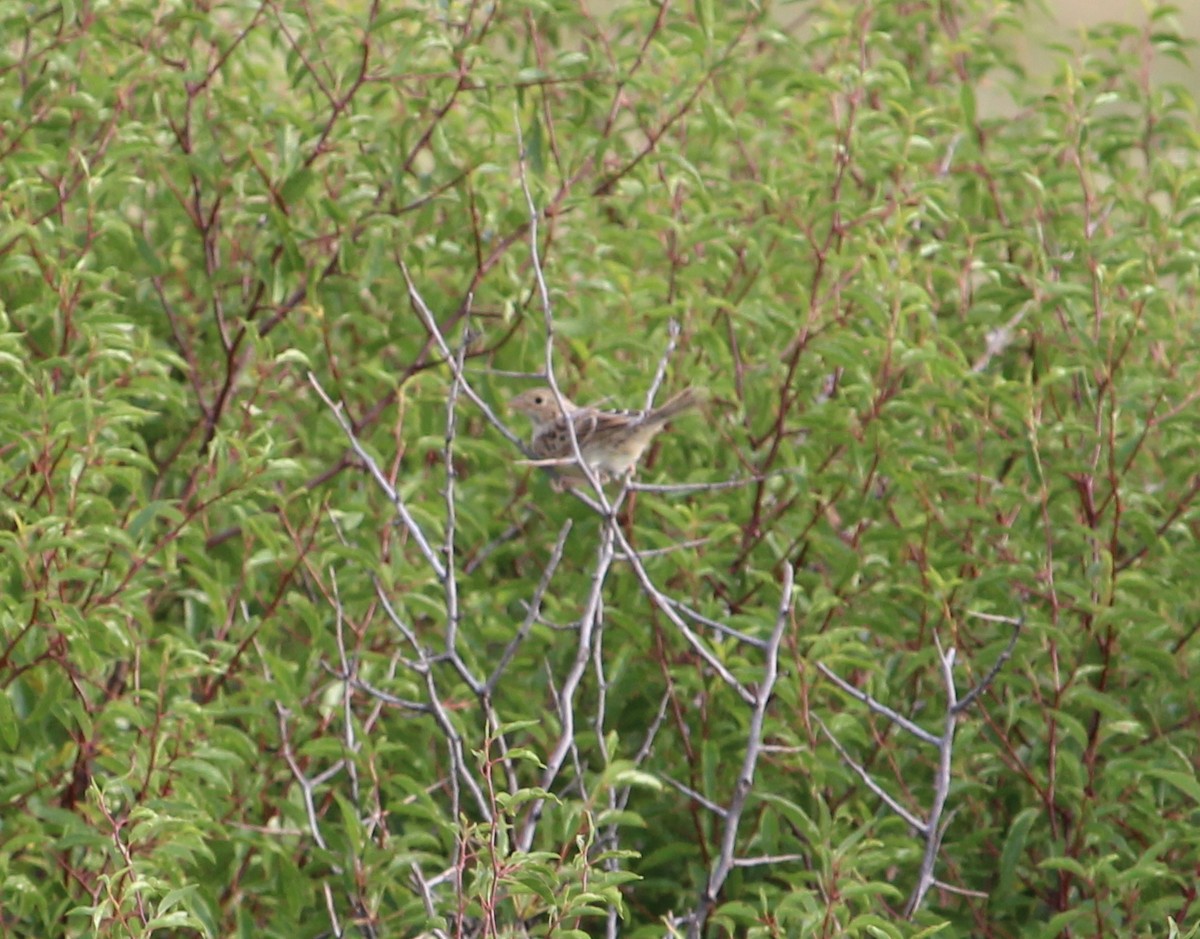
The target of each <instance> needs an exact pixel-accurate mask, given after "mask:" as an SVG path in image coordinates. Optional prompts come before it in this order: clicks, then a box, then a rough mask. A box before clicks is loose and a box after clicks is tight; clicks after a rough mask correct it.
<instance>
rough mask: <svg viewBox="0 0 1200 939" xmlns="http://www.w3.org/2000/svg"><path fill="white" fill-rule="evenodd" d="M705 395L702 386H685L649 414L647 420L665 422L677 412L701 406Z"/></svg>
mask: <svg viewBox="0 0 1200 939" xmlns="http://www.w3.org/2000/svg"><path fill="white" fill-rule="evenodd" d="M704 397H705V395H704V390H703V389H702V388H684V389H683V391H681V392H679V393H678V394H676V395H672V396H671V397H670V398H668V399H667V400H666V401H664V402H663V403H662V404H660V405H659V406H658V407H656V408H655V409H654V410H653V411H651V412H650V413H649V414H647V415H646V422H647V423H653V424H665V423H666V422H667V421H669V420H671V419H672V418H673V417H675V416H676V415H677V414H682V413H683V412H684V411H690V410H691V409H692V408H697V407H699V406H700V405H701V404H702V403H703V402H704Z"/></svg>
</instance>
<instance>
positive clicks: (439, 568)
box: [308, 372, 446, 580]
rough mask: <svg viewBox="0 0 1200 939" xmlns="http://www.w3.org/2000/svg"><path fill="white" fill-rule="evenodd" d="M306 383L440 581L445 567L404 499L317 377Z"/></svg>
mask: <svg viewBox="0 0 1200 939" xmlns="http://www.w3.org/2000/svg"><path fill="white" fill-rule="evenodd" d="M308 383H309V384H310V385H312V386H313V389H314V390H315V391H316V392H317V394H318V395H319V396H320V398H321V400H322V401H324V402H325V406H326V407H327V408H329V410H330V412H331V413H332V414H333V416H334V418H335V419H336V420H337V422H338V424H339V425H340V426H341V428H342V431H343V432H344V433H345V434H346V437H347V438H348V439H349V440H350V446H351V448H352V449H353V450H354V452H355V453H356V454H357V455H358V458H359V459H360V460H362V461H363V464H364V465H365V466H366V467H367V472H369V473H370V474H371V478H372V479H374V480H375V484H376V485H377V486H379V488H380V489H382V490H383V492H384V494H385V495H386V496H387V497H388V499H389V500H390V501H391V503H392V505H394V506H395V507H396V513H397V514H398V515H399V516H400V519H401V521H403V522H404V527H405V528H407V529H408V532H409V534H410V535H412V538H413V541H415V542H416V543H417V547H418V548H420V550H421V553H422V554H423V555H424V556H425V560H426V561H428V562H429V566H430V567H432V568H433V572H434V573H435V574H436V575H437V576H438V578H439V579H443V580H444V579H445V577H446V568H445V566H444V565H443V564H442V562H441V560H440V559H439V558H438V556H437V553H436V552H435V551H434V550H433V548H432V547H431V546H430V544H429V541H428V539H427V538H426V537H425V533H424V532H423V531H422V530H421V526H420V525H418V524H417V520H416V519H415V518H413V517H412V513H410V512H409V511H408V507H407V506H406V505H405V504H404V500H403V499H402V498H401V497H400V493H399V492H397V491H396V489H395V488H393V486H392V484H391V483H389V482H388V480H387V477H386V476H384V475H383V471H382V470H381V469H380V468H379V466H378V464H376V462H375V460H374V459H372V458H371V455H370V454H369V453H367V451H366V450H365V449H363V445H362V444H361V443H359V440H358V436H357V435H356V434H355V433H354V428H353V427H351V426H350V422H349V421H348V420H347V419H346V415H345V413H343V410H342V406H341V405H340V404H334V403H333V401H332V400H331V399H330V397H329V395H327V394H326V393H325V389H324V388H322V387H321V383H320V382H319V381H318V380H317V376H316V375H314V374H313V373H312V372H309V373H308Z"/></svg>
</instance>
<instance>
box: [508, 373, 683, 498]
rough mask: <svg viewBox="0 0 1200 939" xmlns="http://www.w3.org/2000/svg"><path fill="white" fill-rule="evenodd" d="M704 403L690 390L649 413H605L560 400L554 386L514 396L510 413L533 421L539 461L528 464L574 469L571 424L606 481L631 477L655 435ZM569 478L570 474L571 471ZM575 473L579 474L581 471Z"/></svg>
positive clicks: (581, 446)
mask: <svg viewBox="0 0 1200 939" xmlns="http://www.w3.org/2000/svg"><path fill="white" fill-rule="evenodd" d="M702 399H703V395H702V394H701V391H700V390H699V389H697V388H685V389H684V390H683V391H681V392H679V393H678V394H676V395H674V396H672V397H671V398H669V399H668V400H667V401H665V402H664V403H663V404H661V405H659V406H658V407H656V408H651V409H650V410H648V411H637V410H631V411H602V410H600V409H599V408H596V407H580V406H579V405H577V404H575V403H574V402H572V401H570V400H568V399H567V398H565V397H561V396H560V397H555V394H554V392H553V391H552V390H551V389H550V388H530V389H529V390H528V391H523V392H521V393H520V394H519V395H517V396H516V397H515V398H513V399H512V400H511V401H510V402H509V409H510V410H513V411H516V412H518V413H520V414H524V415H525V416H526V417H528V418H529V419H530V420H531V421H533V436H532V438H531V440H530V451H531V453H532V455H533V457H534V459H532V460H529V461H527V462H528V463H529V464H530V465H533V466H562V467H570V466H571V465H572V464H575V463H576V459H575V449H574V447H572V445H571V432H570V429H569V425H568V423H567V422H568V420H569V421H570V423H571V424H573V425H574V427H575V440H576V442H577V443H578V444H579V453H580V455H581V456H582V457H583V461H584V463H586V464H587V465H588V467H589V468H590V469H591V471H592V473H593V474H595V476H596V477H597V478H598V480H599V481H600V482H602V483H603V482H607V481H608V480H609V479H612V478H614V477H617V476H623V475H625V474H626V473H632V472H633V469H634V467H635V466H636V465H637V462H638V460H640V459H641V457H642V454H643V453H644V452H645V451H646V447H648V446H649V445H650V441H651V440H652V439H653V438H654V436H655V434H657V433H658V432H659V431H660V430H662V429H663V427H664V425H666V423H667V422H668V421H670V420H671V419H672V418H674V417H676V416H678V415H679V414H681V413H683V412H684V411H687V410H690V409H691V408H694V407H697V406H699V404H700V402H701V400H702ZM560 400H561V407H560ZM565 475H571V474H570V472H569V470H568V472H567V473H566V474H565ZM574 475H576V476H578V475H580V474H579V472H578V467H576V472H575V474H574Z"/></svg>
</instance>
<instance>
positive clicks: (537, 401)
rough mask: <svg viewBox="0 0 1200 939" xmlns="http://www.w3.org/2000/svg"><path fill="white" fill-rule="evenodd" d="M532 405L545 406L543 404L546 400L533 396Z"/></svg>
mask: <svg viewBox="0 0 1200 939" xmlns="http://www.w3.org/2000/svg"><path fill="white" fill-rule="evenodd" d="M533 403H534V404H545V403H546V399H545V398H543V397H542V396H541V395H534V396H533Z"/></svg>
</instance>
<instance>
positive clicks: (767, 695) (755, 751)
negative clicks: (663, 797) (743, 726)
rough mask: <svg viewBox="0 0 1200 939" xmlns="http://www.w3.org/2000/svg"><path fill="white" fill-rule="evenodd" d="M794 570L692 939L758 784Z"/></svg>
mask: <svg viewBox="0 0 1200 939" xmlns="http://www.w3.org/2000/svg"><path fill="white" fill-rule="evenodd" d="M793 577H794V572H793V571H792V566H791V565H790V564H784V565H783V589H782V590H781V592H780V593H781V595H780V598H779V612H778V614H777V615H776V617H775V628H774V629H773V630H772V632H771V638H770V641H769V642H768V644H767V650H766V652H767V655H766V662H765V664H764V666H763V677H762V681H761V682H760V683H759V687H758V692H757V694H756V695H755V700H754V708H753V710H752V711H751V713H750V728H749V732H748V733H747V739H746V753H745V756H744V757H743V758H742V768H741V771H740V772H739V773H738V780H737V783H736V784H735V785H734V790H733V796H732V797H731V798H730V800H729V806H728V807H727V808H726V810H725V815H724V818H723V819H722V836H721V850H720V853H719V854H718V855H717V857H716V860H715V861H714V862H713V866H712V871H711V872H710V873H709V876H708V883H707V884H706V885H705V888H704V891H703V892H702V893H701V895H700V898H699V900H698V901H697V903H696V908H695V910H693V912H692V918H691V921H690V922H689V923H688V937H689V939H700V937H701V936H702V935H703V934H704V924H705V922H706V921H707V919H708V912H709V910H710V909H711V908H712V906H713V904H715V903H716V901H717V896H718V895H719V894H720V892H721V888H722V887H723V886H724V885H725V880H726V879H727V878H728V877H729V872H730V871H732V870H733V865H734V851H735V850H736V849H737V836H738V829H739V827H740V826H741V821H742V812H743V811H744V810H745V808H746V800H747V799H748V798H749V796H750V792H751V790H752V789H753V787H754V772H755V769H756V768H757V766H758V758H759V754H760V753H761V750H762V744H763V723H764V721H765V718H766V713H767V705H768V704H769V703H770V701H771V695H772V694H773V692H774V690H775V682H776V680H777V679H778V678H779V646H780V644H781V643H782V642H783V634H784V631H785V630H786V629H787V625H788V623H789V622H790V620H791V611H792V587H793V583H794V581H793Z"/></svg>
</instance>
